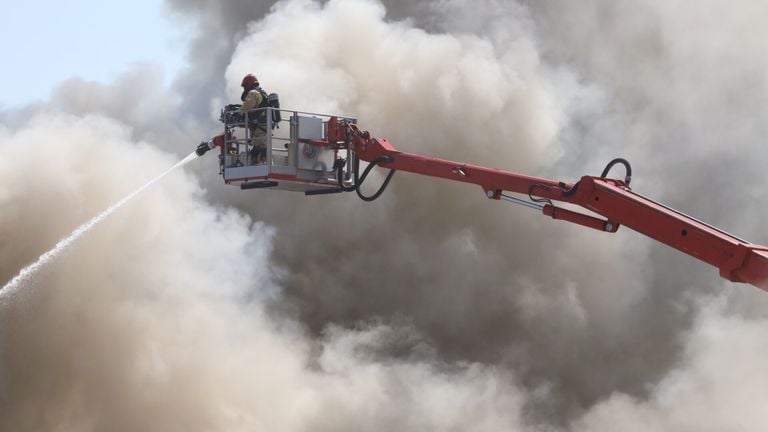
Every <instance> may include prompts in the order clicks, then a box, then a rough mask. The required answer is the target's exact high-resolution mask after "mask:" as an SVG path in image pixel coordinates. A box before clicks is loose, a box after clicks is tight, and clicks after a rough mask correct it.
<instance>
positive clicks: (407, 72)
mask: <svg viewBox="0 0 768 432" xmlns="http://www.w3.org/2000/svg"><path fill="white" fill-rule="evenodd" d="M167 6H168V9H169V10H170V11H172V12H173V13H174V14H175V15H176V17H177V18H176V19H178V20H179V21H182V22H184V23H185V25H189V23H190V22H191V23H192V25H193V26H192V28H194V29H196V34H193V35H191V36H190V39H189V41H188V45H187V50H188V61H189V68H188V70H186V71H184V72H183V73H182V74H181V75H180V76H179V77H177V79H176V81H175V83H174V85H173V86H172V88H170V89H168V88H164V87H163V84H162V82H163V80H162V79H161V78H162V77H160V76H158V74H157V72H156V71H155V70H154V69H153V68H152V67H151V66H140V67H137V68H135V69H134V70H130V71H126V72H125V74H124V75H123V76H121V77H119V78H118V79H117V80H116V82H115V83H113V84H111V85H103V84H96V83H89V82H86V81H83V80H81V79H79V78H72V79H70V80H67V81H65V82H63V83H62V84H61V85H60V86H59V89H58V90H57V92H56V94H55V96H54V98H53V99H52V100H53V102H52V103H51V106H50V107H48V109H46V110H43V109H42V108H40V107H30V108H27V109H26V110H23V111H22V110H20V111H18V112H3V113H0V155H2V156H1V157H0V181H1V182H2V184H3V188H2V189H0V240H1V241H0V278H3V280H7V279H10V278H11V277H12V276H13V275H14V274H15V273H16V272H17V271H18V269H20V268H21V267H23V266H24V265H26V264H27V263H29V262H31V261H33V260H34V259H35V258H36V257H37V256H38V255H40V254H41V253H43V252H45V251H46V250H47V249H48V248H49V247H51V246H52V245H53V244H55V243H56V241H57V240H59V239H60V238H62V237H64V236H66V235H67V234H68V233H69V231H71V230H72V229H73V228H74V227H76V226H77V225H79V223H81V222H82V221H84V220H87V219H88V218H89V217H91V216H93V215H94V214H96V213H98V212H99V211H101V210H103V209H104V208H106V207H108V206H109V205H110V204H111V203H113V202H114V201H115V200H116V199H118V198H120V197H121V196H123V195H125V194H126V193H128V192H130V191H132V190H133V189H135V188H136V187H138V186H140V185H141V184H143V182H144V181H146V180H148V179H150V178H151V177H152V176H153V175H155V174H156V173H159V172H161V171H163V170H164V169H165V168H167V167H168V166H170V165H172V164H173V163H174V162H175V159H174V157H173V156H170V155H169V153H175V154H176V155H183V154H187V153H189V151H191V150H192V149H193V148H194V146H195V144H196V143H197V142H199V140H200V139H203V138H206V137H207V136H209V135H211V134H213V133H215V132H216V130H217V127H218V126H217V125H216V123H215V121H214V119H215V116H216V113H217V111H218V107H219V106H221V105H222V104H224V103H230V102H233V101H236V100H237V98H238V95H239V93H240V90H239V84H240V79H241V78H242V76H243V75H244V74H246V73H254V74H256V75H257V76H258V77H259V80H260V82H261V83H262V85H263V87H264V88H265V89H266V90H267V91H269V92H277V93H279V94H280V96H281V102H282V104H283V106H285V107H288V108H292V109H297V110H301V111H313V112H328V113H339V114H350V115H355V116H357V117H358V118H359V120H360V124H361V125H362V126H363V127H364V128H365V129H369V130H370V131H371V132H372V133H373V135H374V136H381V137H385V138H387V139H389V140H390V141H391V142H392V143H393V144H394V145H395V147H396V148H398V149H400V150H403V151H410V152H417V153H423V154H427V155H433V156H439V157H443V158H448V159H455V160H462V161H466V162H471V163H476V164H481V165H487V166H492V167H497V168H502V169H507V170H513V171H520V172H524V173H528V174H532V175H540V176H547V177H551V178H556V179H561V180H564V181H574V180H576V179H578V177H579V176H581V175H584V174H599V172H600V171H601V170H602V168H603V166H604V164H605V162H607V161H608V160H610V159H611V158H613V157H616V156H623V157H626V158H628V159H629V160H630V161H631V162H632V163H633V168H634V170H635V178H634V179H633V187H634V188H635V190H637V191H639V192H641V193H643V194H645V195H649V196H652V197H654V198H657V199H659V200H660V201H662V202H666V203H668V204H670V205H672V206H673V207H676V208H679V209H681V210H683V211H685V212H686V213H689V214H693V215H696V216H697V217H699V218H701V219H703V220H705V221H707V222H710V223H713V224H715V225H718V226H721V227H723V228H725V229H726V230H728V231H733V232H734V234H737V235H739V236H742V237H745V238H747V239H750V240H752V241H754V242H757V243H762V244H766V243H768V235H767V234H766V231H765V230H764V223H763V219H762V217H761V215H763V214H766V213H768V205H766V204H765V203H766V202H768V199H766V198H767V197H766V196H765V189H764V188H763V187H762V185H763V184H765V183H766V180H768V176H767V175H766V172H765V169H764V163H763V162H764V161H765V160H766V157H767V156H768V154H767V153H768V150H766V147H765V145H764V143H765V136H766V132H768V130H767V129H768V102H766V101H768V75H767V74H766V70H768V57H767V56H765V54H764V53H765V52H766V50H765V43H764V41H765V40H768V31H767V30H765V28H764V25H763V23H764V22H765V21H766V18H768V7H766V6H765V5H764V4H763V3H761V2H759V1H757V0H755V1H744V2H741V3H739V4H738V5H734V4H726V3H725V2H724V1H722V0H707V1H705V2H699V3H697V4H696V5H693V6H692V5H688V6H686V7H683V6H680V5H677V4H673V3H669V4H668V2H666V3H665V2H662V1H651V0H647V1H641V2H637V1H635V2H631V1H628V0H627V1H624V0H622V1H609V0H600V1H593V2H589V3H586V4H575V3H573V2H568V1H563V0H545V1H537V2H528V1H499V0H481V1H471V2H470V1H466V0H434V1H421V2H404V1H384V2H379V1H375V0H330V1H325V2H318V1H310V0H283V1H278V2H259V3H258V4H252V3H251V2H246V1H237V2H228V3H225V4H222V3H221V2H206V1H195V2H180V1H175V0H171V1H169V2H168V3H167ZM196 164H197V166H196V167H191V168H192V169H191V170H189V172H188V173H187V174H175V175H174V176H172V177H171V178H169V179H167V180H165V181H164V182H163V183H162V184H159V185H157V186H156V187H155V188H154V189H152V190H151V191H148V193H147V194H146V196H144V197H142V198H140V199H139V200H137V201H136V202H134V203H132V204H130V205H129V206H128V207H127V208H125V209H124V210H122V211H121V212H120V213H119V214H115V215H114V217H113V218H111V219H110V220H108V221H106V222H105V223H104V224H103V225H101V226H99V227H98V228H96V229H95V230H94V231H93V232H92V233H90V234H89V235H88V236H87V237H86V238H83V239H82V240H81V241H80V243H78V245H77V246H76V247H73V248H72V250H71V251H70V252H69V253H67V254H66V256H64V257H62V259H60V260H59V261H57V262H55V263H54V264H53V265H51V266H50V267H48V268H47V269H45V271H44V272H43V273H42V274H40V275H39V277H38V278H37V279H35V280H34V281H33V283H32V284H30V285H29V286H28V287H27V289H26V290H24V291H23V292H20V293H19V295H18V296H16V297H15V301H14V302H12V303H11V304H9V305H8V306H6V307H5V309H3V310H0V321H1V322H2V325H0V429H2V430H6V429H8V430H64V431H68V430H102V429H107V428H108V429H111V430H126V431H128V430H240V429H242V430H253V429H275V430H285V431H298V430H372V431H373V430H447V429H452V430H488V431H497V430H546V431H549V430H563V431H565V430H569V431H587V430H590V431H591V430H598V431H599V430H614V429H616V427H617V426H618V427H619V428H621V429H627V430H637V431H641V430H642V431H644V430H676V431H689V430H691V431H692V430H697V431H698V430H723V429H749V430H759V429H761V428H764V427H765V425H766V422H768V417H766V416H765V415H764V414H763V413H762V410H761V407H762V406H764V405H765V403H766V402H767V400H766V397H765V396H764V394H763V393H764V392H763V391H762V388H764V387H765V383H766V376H765V373H763V372H762V371H761V370H760V368H759V364H760V361H759V359H762V358H763V357H764V356H765V352H764V351H765V344H764V343H763V339H764V338H765V335H766V331H768V330H767V329H766V325H768V313H767V312H765V311H767V310H768V296H766V295H765V294H764V293H762V292H760V291H758V290H757V289H755V288H752V287H748V286H742V285H732V284H729V283H726V282H723V281H721V280H719V279H718V277H717V271H716V270H715V269H711V268H709V267H707V266H706V265H704V264H701V263H698V262H696V261H694V260H693V259H691V258H688V257H686V256H684V255H682V254H680V253H678V252H676V251H673V250H669V249H668V248H666V247H664V246H661V245H657V244H654V243H653V242H651V241H649V240H647V239H645V238H644V237H642V236H640V235H639V234H636V233H633V232H631V231H629V230H626V229H625V230H620V231H619V232H618V233H616V234H613V235H607V234H603V233H598V232H590V231H585V230H584V229H582V228H579V227H575V226H570V225H568V224H564V223H561V222H557V221H552V220H548V219H546V218H541V217H540V216H538V215H537V214H536V213H535V212H531V211H530V210H526V209H522V208H517V207H510V206H506V205H505V204H501V203H499V202H495V201H489V200H488V199H486V198H485V197H484V194H483V193H482V190H481V189H480V188H477V187H472V186H468V185H463V184H450V183H448V182H444V181H439V180H434V179H430V178H426V177H418V176H415V175H409V174H406V173H400V174H397V175H396V176H395V178H394V180H393V182H392V183H391V185H390V187H389V189H388V190H387V192H386V193H385V194H384V195H383V196H382V198H380V199H379V200H377V201H375V202H373V203H363V202H361V201H359V200H357V199H356V198H354V197H353V196H352V195H350V194H345V195H341V196H330V197H304V196H300V195H298V194H296V195H292V194H290V193H288V192H283V193H277V192H270V191H259V192H243V191H239V190H237V189H235V188H230V187H228V186H225V185H222V184H221V183H220V179H219V178H217V177H216V163H215V161H214V160H213V158H210V157H209V159H203V160H200V161H199V162H198V163H196ZM611 174H612V175H613V174H615V175H616V176H617V177H618V176H620V175H621V174H623V173H611ZM375 180H376V179H374V181H375Z"/></svg>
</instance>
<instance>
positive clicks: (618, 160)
mask: <svg viewBox="0 0 768 432" xmlns="http://www.w3.org/2000/svg"><path fill="white" fill-rule="evenodd" d="M618 163H620V164H622V165H624V168H625V169H626V170H627V174H626V177H624V183H626V184H627V186H629V182H630V181H632V165H630V164H629V162H628V161H627V160H626V159H624V158H616V159H614V160H612V161H610V162H608V165H606V166H605V169H604V170H603V173H602V174H600V177H602V178H605V177H606V176H607V175H608V172H609V171H610V170H611V168H613V166H614V165H616V164H618Z"/></svg>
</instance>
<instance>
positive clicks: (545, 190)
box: [328, 122, 768, 291]
mask: <svg viewBox="0 0 768 432" xmlns="http://www.w3.org/2000/svg"><path fill="white" fill-rule="evenodd" d="M345 134H348V135H349V137H350V138H351V142H350V143H349V145H350V147H351V149H352V150H353V151H354V153H355V155H356V156H357V157H358V158H359V159H361V160H363V161H367V162H371V161H374V160H376V159H379V158H380V157H382V156H389V158H390V159H389V160H388V161H384V162H379V164H380V165H381V166H382V167H384V168H389V169H394V170H398V171H408V172H412V173H416V174H422V175H427V176H430V177H439V178H444V179H448V180H454V181H460V182H464V183H472V184H476V185H480V186H481V187H482V188H483V189H484V190H485V192H486V195H487V196H488V197H489V198H491V199H500V198H501V197H502V192H503V191H510V192H516V193H520V194H526V195H530V196H531V197H535V198H537V199H541V200H544V201H548V202H547V204H546V205H544V206H543V208H542V212H543V214H544V215H547V216H550V217H552V218H554V219H560V220H565V221H568V222H572V223H576V224H579V225H583V226H587V227H590V228H594V229H597V230H600V231H606V232H616V230H617V229H618V228H619V225H620V224H621V225H625V226H627V227H629V228H631V229H633V230H635V231H637V232H639V233H642V234H645V235H646V236H648V237H651V238H652V239H654V240H657V241H659V242H661V243H664V244H666V245H668V246H671V247H673V248H675V249H678V250H680V251H682V252H685V253H686V254H688V255H691V256H693V257H695V258H697V259H699V260H701V261H704V262H706V263H708V264H710V265H713V266H715V267H717V268H718V269H719V270H720V276H722V277H723V278H725V279H727V280H730V281H733V282H744V283H749V284H752V285H754V286H756V287H758V288H761V289H763V290H766V291H768V247H765V246H761V245H756V244H752V243H749V242H746V241H744V240H741V239H739V238H737V237H734V236H732V235H730V234H727V233H725V232H723V231H721V230H718V229H717V228H715V227H712V226H710V225H707V224H705V223H703V222H700V221H698V220H696V219H694V218H691V217H689V216H686V215H684V214H682V213H680V212H677V211H675V210H673V209H670V208H669V207H666V206H664V205H662V204H659V203H657V202H655V201H652V200H650V199H648V198H645V197H643V196H640V195H638V194H636V193H634V192H632V191H631V190H630V188H629V186H628V185H627V184H626V183H625V182H623V181H621V180H615V179H608V178H602V177H591V176H584V177H582V178H581V180H579V181H578V182H577V183H576V184H564V183H561V182H556V181H553V180H548V179H544V178H538V177H531V176H526V175H522V174H516V173H513V172H508V171H503V170H498V169H492V168H486V167H481V166H477V165H471V164H465V163H461V162H453V161H449V160H444V159H438V158H432V157H427V156H421V155H417V154H412V153H403V152H400V151H397V150H395V148H394V147H392V145H391V144H390V143H389V142H388V141H387V140H384V139H377V138H371V137H370V134H369V133H368V132H367V131H361V130H360V129H359V128H358V127H357V126H356V125H354V124H344V125H343V127H342V126H341V125H336V122H329V130H328V141H329V142H328V144H332V143H335V142H338V141H342V140H343V139H344V137H345ZM551 201H560V202H566V203H571V204H575V205H578V206H581V207H583V208H586V209H588V210H590V211H592V212H595V213H597V214H599V215H602V216H604V217H605V219H600V218H596V217H593V216H590V215H586V214H582V213H578V212H574V211H571V210H568V209H564V208H559V207H556V206H555V205H554V204H553V203H552V202H551Z"/></svg>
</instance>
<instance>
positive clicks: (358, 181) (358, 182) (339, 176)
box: [336, 155, 395, 201]
mask: <svg viewBox="0 0 768 432" xmlns="http://www.w3.org/2000/svg"><path fill="white" fill-rule="evenodd" d="M392 160H393V159H392V156H389V155H384V156H379V157H377V158H376V159H374V160H372V161H371V163H370V164H368V166H367V167H365V170H364V171H363V174H362V175H360V176H358V173H359V168H360V161H359V160H358V159H357V158H355V184H354V186H344V182H343V180H344V179H343V177H344V168H343V165H341V164H339V166H338V167H337V168H336V180H337V181H338V183H339V188H341V190H343V191H345V192H352V191H355V192H356V193H357V196H359V197H360V199H361V200H363V201H373V200H375V199H377V198H378V197H380V196H381V194H383V193H384V190H386V189H387V186H388V185H389V181H390V180H392V176H394V175H395V170H393V169H392V170H389V174H387V178H385V179H384V183H382V184H381V186H380V187H379V190H377V191H376V193H374V194H373V195H370V196H366V195H363V193H362V192H361V191H360V186H362V185H363V182H365V179H366V178H367V177H368V174H370V172H371V170H372V169H373V168H374V167H375V166H377V165H379V164H381V163H384V162H392Z"/></svg>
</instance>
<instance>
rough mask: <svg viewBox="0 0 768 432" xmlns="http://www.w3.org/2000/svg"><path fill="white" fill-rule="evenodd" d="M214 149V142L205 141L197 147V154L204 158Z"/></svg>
mask: <svg viewBox="0 0 768 432" xmlns="http://www.w3.org/2000/svg"><path fill="white" fill-rule="evenodd" d="M214 147H215V145H214V144H213V141H203V142H201V143H200V145H199V146H197V150H195V153H197V155H198V156H202V155H204V154H205V153H207V152H208V150H211V149H212V148H214Z"/></svg>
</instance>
